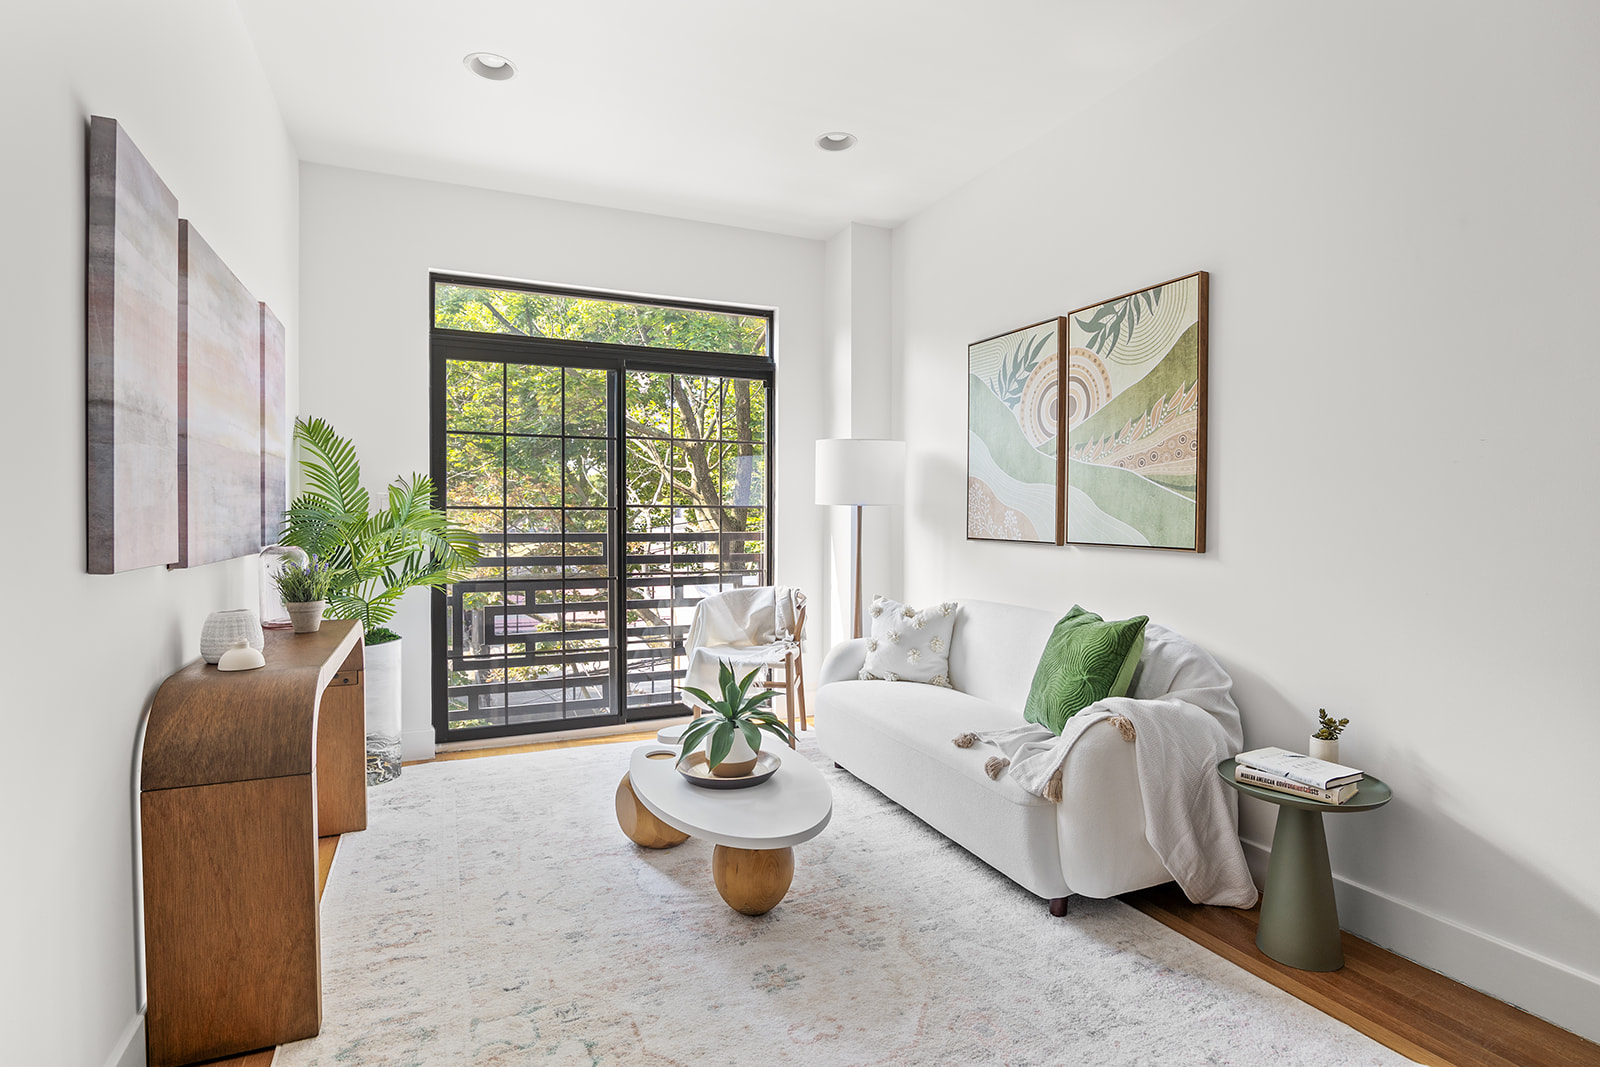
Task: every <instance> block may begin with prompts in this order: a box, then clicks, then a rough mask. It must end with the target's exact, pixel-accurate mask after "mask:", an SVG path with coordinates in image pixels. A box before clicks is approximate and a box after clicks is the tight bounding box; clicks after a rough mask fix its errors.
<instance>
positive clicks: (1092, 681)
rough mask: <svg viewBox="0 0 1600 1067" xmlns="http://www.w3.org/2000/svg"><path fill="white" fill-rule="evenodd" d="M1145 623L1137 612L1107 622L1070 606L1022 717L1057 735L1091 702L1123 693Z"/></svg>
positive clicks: (1146, 619)
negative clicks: (1117, 620)
mask: <svg viewBox="0 0 1600 1067" xmlns="http://www.w3.org/2000/svg"><path fill="white" fill-rule="evenodd" d="M1149 621H1150V619H1149V617H1148V616H1146V615H1138V616H1135V617H1134V618H1131V619H1126V620H1124V621H1121V622H1107V621H1106V620H1104V619H1102V618H1101V617H1100V616H1098V615H1096V614H1095V613H1094V612H1092V611H1085V610H1083V608H1081V607H1079V606H1078V605H1076V604H1074V605H1073V606H1072V610H1071V611H1069V612H1067V614H1066V616H1065V617H1064V618H1062V620H1061V621H1060V622H1058V623H1056V627H1055V630H1054V631H1052V632H1051V634H1050V640H1049V641H1047V642H1046V643H1045V646H1044V654H1043V655H1042V656H1040V657H1039V666H1038V667H1037V668H1036V669H1035V670H1034V674H1033V686H1032V687H1031V688H1030V689H1029V691H1028V700H1027V703H1026V704H1025V705H1024V706H1023V710H1022V717H1023V718H1024V719H1026V720H1027V721H1028V722H1034V723H1038V724H1040V725H1041V726H1045V727H1048V728H1049V729H1050V731H1051V732H1052V733H1056V734H1059V733H1061V731H1062V729H1063V728H1065V726H1066V725H1067V720H1068V719H1070V718H1072V716H1074V715H1076V714H1077V713H1078V712H1080V711H1082V710H1083V709H1084V708H1086V707H1088V706H1089V705H1091V704H1094V703H1097V702H1099V701H1101V700H1104V699H1106V698H1107V697H1120V696H1126V695H1127V692H1128V685H1129V683H1130V682H1131V681H1132V680H1133V672H1134V669H1135V668H1136V667H1138V665H1139V654H1140V653H1141V652H1143V651H1144V628H1145V624H1146V623H1148V622H1149Z"/></svg>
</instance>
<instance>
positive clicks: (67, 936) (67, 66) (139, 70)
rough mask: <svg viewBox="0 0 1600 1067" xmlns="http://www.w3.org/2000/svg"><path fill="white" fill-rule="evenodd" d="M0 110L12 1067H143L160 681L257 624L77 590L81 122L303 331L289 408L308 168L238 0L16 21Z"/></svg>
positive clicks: (164, 575)
mask: <svg viewBox="0 0 1600 1067" xmlns="http://www.w3.org/2000/svg"><path fill="white" fill-rule="evenodd" d="M0 101H3V103H0V144H3V145H4V146H5V151H4V161H5V165H4V166H3V167H0V204H3V205H4V206H3V207H0V249H4V255H0V292H3V293H4V294H5V306H6V311H5V316H4V318H5V324H6V325H5V340H4V347H5V352H6V358H5V368H6V385H5V389H4V390H3V391H0V454H3V455H5V456H6V457H7V486H6V501H7V503H6V505H5V517H6V521H5V523H4V533H3V534H0V537H3V539H4V541H3V544H4V557H5V559H6V560H7V569H8V572H9V578H8V579H7V581H8V587H9V590H10V592H9V593H8V597H7V599H8V603H9V605H10V607H9V609H8V610H7V611H6V612H5V614H4V622H3V623H0V647H3V648H4V649H5V652H4V668H5V669H4V677H5V686H6V692H5V698H4V707H5V722H6V727H7V730H8V732H9V734H10V747H11V752H12V756H11V758H10V759H9V760H8V761H7V766H6V769H5V772H4V774H0V813H3V814H0V826H3V827H4V841H3V843H0V855H4V856H5V875H4V877H0V915H4V916H5V938H4V943H5V947H4V951H3V952H0V1047H3V1049H4V1052H3V1053H0V1058H3V1059H5V1061H6V1062H7V1063H17V1064H41V1065H44V1064H50V1065H54V1064H64V1065H73V1067H77V1065H95V1067H97V1065H99V1064H103V1063H106V1062H108V1061H110V1062H115V1061H116V1060H117V1059H118V1058H119V1057H121V1056H122V1054H123V1052H124V1049H125V1046H131V1049H130V1050H129V1056H130V1059H129V1060H128V1061H127V1062H140V1063H142V1062H143V1046H142V1038H140V1037H139V1036H138V1031H137V1027H136V1026H134V1025H133V1024H134V1023H135V1013H136V1011H137V1010H138V993H137V984H136V978H135V921H134V873H133V854H134V853H133V825H134V818H135V812H134V808H133V801H132V784H131V779H132V770H133V756H134V753H133V749H134V738H135V732H136V730H137V728H138V724H139V720H140V717H141V715H142V713H143V711H144V708H145V706H146V704H147V702H148V700H149V698H150V696H151V695H152V694H153V693H154V691H155V688H156V686H157V685H158V684H159V683H160V682H161V680H162V679H163V678H165V677H166V675H168V674H169V673H171V672H172V671H173V670H176V669H177V668H178V667H180V666H181V665H183V664H184V663H186V662H188V661H189V660H191V659H193V658H194V657H195V656H196V655H198V652H199V643H200V626H201V623H202V622H204V620H205V616H206V615H207V613H209V612H211V611H214V610H217V609H220V608H231V607H246V606H248V607H254V606H255V605H256V586H255V578H254V574H255V571H254V568H255V561H254V557H251V558H250V559H246V560H236V561H231V562H228V563H218V564H213V565H211V566H207V567H200V568H196V569H195V570H193V571H173V572H170V573H169V572H168V571H166V570H165V569H164V568H159V567H158V568H151V569H146V570H140V571H133V572H128V573H124V574H115V575H91V574H87V573H85V569H84V456H85V448H84V249H85V244H86V240H87V238H86V207H85V204H86V200H87V195H86V191H85V144H86V139H87V128H88V117H89V116H90V115H91V114H99V115H106V116H109V117H111V118H114V119H117V120H118V121H119V122H121V123H122V124H123V125H124V126H125V127H126V129H127V131H128V133H129V135H130V136H131V137H132V138H133V140H134V143H135V144H137V145H138V146H139V148H140V150H141V151H142V152H143V153H144V155H145V156H146V158H148V159H149V160H150V162H151V164H152V165H153V166H154V167H155V169H156V171H157V172H158V173H160V175H161V176H162V178H163V179H164V180H165V181H166V183H167V185H168V187H170V188H171V189H172V191H173V192H174V193H175V194H176V195H177V198H178V202H179V209H180V212H181V213H182V214H183V215H184V217H186V218H189V219H192V220H194V222H195V224H196V226H197V227H198V228H199V230H200V232H201V233H203V234H204V235H205V238H206V240H207V241H208V242H209V243H210V244H211V246H212V247H213V248H215V249H216V250H217V253H218V254H219V255H220V256H221V257H222V258H223V260H224V261H225V262H227V264H228V265H229V266H230V267H231V268H232V269H233V271H234V272H235V273H236V274H237V275H238V276H239V278H240V279H241V280H242V281H243V282H244V283H245V284H246V285H247V286H248V287H249V288H250V290H251V291H252V292H253V293H254V294H255V295H256V296H257V297H259V298H260V299H262V300H265V301H267V302H268V303H269V304H270V305H271V306H272V308H273V310H274V311H275V312H276V313H277V315H278V317H279V319H281V320H282V321H283V324H284V326H285V328H286V330H287V331H288V338H289V354H290V375H291V390H292V388H293V381H294V375H295V373H296V372H295V366H296V360H297V355H296V352H297V345H298V341H297V332H296V328H297V324H298V316H297V302H298V296H299V291H298V285H297V279H296V271H297V264H298V249H297V234H296V225H295V220H296V215H297V211H298V207H297V203H296V190H297V182H298V175H297V169H296V161H295V154H294V152H293V150H292V148H291V146H290V144H289V140H288V137H287V135H286V134H285V132H284V129H283V124H282V121H281V120H280V118H279V116H278V111H277V107H276V105H275V104H274V103H273V100H272V96H271V94H270V92H269V90H268V88H267V84H266V79H265V77H264V75H263V74H262V73H261V70H260V68H259V66H258V65H257V63H256V58H255V52H254V50H253V48H252V46H251V43H250V40H249V38H248V36H247V34H246V32H245V29H244V25H243V23H242V22H241V21H240V19H239V16H238V13H237V12H236V11H235V10H234V8H233V6H232V5H231V4H216V3H208V2H204V0H164V2H161V3H153V2H143V3H124V4H105V3H94V2H83V0H58V2H53V3H49V4H13V5H9V6H8V8H7V11H6V17H5V30H4V32H3V33H0ZM174 358H176V355H175V354H174ZM291 395H292V392H291Z"/></svg>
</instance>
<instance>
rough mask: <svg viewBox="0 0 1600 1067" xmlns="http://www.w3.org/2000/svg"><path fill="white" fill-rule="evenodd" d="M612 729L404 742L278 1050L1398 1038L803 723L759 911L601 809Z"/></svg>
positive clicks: (1354, 1044) (1084, 1054)
mask: <svg viewBox="0 0 1600 1067" xmlns="http://www.w3.org/2000/svg"><path fill="white" fill-rule="evenodd" d="M632 748H633V745H631V744H612V745H597V746H591V747H586V748H573V749H561V750H555V751H548V752H537V753H530V754H527V755H516V756H495V757H488V758H484V759H474V760H463V761H459V762H449V763H434V764H426V765H422V766H417V767H408V768H407V769H406V771H405V773H404V774H403V775H402V776H401V777H400V779H399V780H398V781H396V782H394V783H391V784H389V785H385V786H383V787H381V788H377V789H374V790H372V791H371V793H370V794H369V798H370V821H369V826H368V829H367V830H366V832H364V833H359V834H351V835H347V836H346V837H345V838H344V839H343V840H342V841H341V842H340V845H339V852H338V857H337V859H336V861H335V864H334V868H333V873H332V875H331V876H330V879H329V882H328V887H327V892H326V895H325V896H324V898H323V902H322V945H323V953H322V974H323V1027H322V1033H321V1034H320V1035H319V1036H318V1037H316V1038H313V1039H311V1040H308V1041H302V1042H298V1043H296V1044H292V1045H286V1046H284V1047H283V1048H282V1049H280V1050H279V1051H278V1054H277V1058H276V1059H275V1061H274V1062H275V1064H277V1067H366V1065H372V1067H378V1065H382V1067H433V1065H447V1064H450V1065H453V1064H462V1065H466V1064H471V1065H475V1067H490V1065H494V1067H500V1065H511V1064H532V1063H537V1064H574V1065H585V1067H597V1065H602V1064H604V1065H613V1064H618V1065H621V1064H629V1065H631V1064H646V1065H654V1064H663V1065H664V1064H683V1065H691V1064H692V1065H699V1064H765V1063H795V1064H1017V1065H1024V1064H1141V1065H1142V1064H1182V1065H1191V1064H1263V1065H1265V1064H1271V1065H1273V1067H1285V1065H1290V1064H1304V1065H1306V1067H1328V1065H1330V1064H1340V1065H1350V1064H1404V1063H1410V1062H1411V1061H1410V1060H1407V1059H1405V1058H1404V1057H1402V1056H1400V1055H1398V1054H1397V1053H1394V1052H1391V1051H1390V1050H1388V1049H1386V1048H1384V1047H1383V1046H1381V1045H1378V1044H1377V1043H1375V1042H1373V1041H1371V1040H1370V1039H1368V1038H1366V1037H1364V1036H1363V1035H1361V1034H1359V1033H1357V1032H1356V1031H1354V1030H1352V1029H1350V1028H1349V1027H1347V1026H1345V1025H1344V1024H1342V1023H1340V1022H1338V1021H1336V1020H1334V1019H1333V1018H1331V1017H1329V1016H1327V1015H1324V1014H1322V1013H1321V1012H1319V1011H1317V1010H1316V1009H1314V1008H1312V1007H1310V1006H1308V1005H1306V1004H1304V1003H1302V1002H1300V1001H1298V1000H1296V999H1294V998H1293V997H1291V996H1289V995H1288V994H1286V993H1283V992H1282V991H1280V990H1278V989H1276V988H1274V987H1272V986H1270V985H1268V984H1267V983H1265V982H1262V981H1261V980H1259V979H1257V978H1255V977H1254V976H1253V975H1250V974H1249V973H1247V972H1245V971H1243V970H1240V969H1239V968H1237V967H1235V966H1233V965H1232V964H1230V963H1228V962H1226V961H1225V960H1223V959H1221V958H1219V957H1217V956H1215V955H1212V954H1211V953H1210V952H1207V951H1206V950H1205V949H1202V948H1200V947H1199V946H1198V945H1196V944H1194V943H1193V942H1191V941H1189V940H1187V939H1186V938H1184V937H1182V936H1181V935H1179V934H1177V933H1174V932H1173V931H1171V930H1168V929H1167V928H1166V927H1164V926H1162V925H1160V924H1159V923H1157V922H1155V921H1154V920H1152V919H1149V918H1147V917H1145V916H1144V915H1142V914H1140V913H1139V912H1136V911H1134V910H1133V909H1132V908H1129V907H1128V906H1126V905H1124V904H1122V903H1121V902H1119V901H1116V900H1090V899H1087V898H1083V897H1073V898H1072V901H1071V910H1070V913H1069V914H1068V915H1067V917H1065V918H1062V919H1056V918H1052V917H1051V916H1050V915H1049V913H1048V911H1047V909H1046V907H1045V902H1044V901H1042V900H1040V899H1038V898H1037V897H1034V896H1031V895H1030V894H1028V893H1026V892H1024V891H1023V890H1022V889H1020V888H1018V887H1017V886H1016V885H1015V884H1014V883H1012V882H1011V881H1010V880H1008V879H1006V878H1005V877H1003V876H1002V875H999V874H997V873H995V872H994V871H993V870H992V869H990V868H989V867H987V866H986V865H984V864H983V863H982V862H981V861H979V860H977V859H975V858H974V857H972V856H971V855H970V854H968V853H967V852H965V851H964V850H962V849H961V848H959V847H957V846H955V845H953V844H951V843H950V842H949V841H947V840H945V839H944V838H943V837H941V836H940V835H939V834H938V833H936V832H935V831H933V830H932V829H930V828H929V827H928V826H926V825H925V824H923V823H922V822H920V821H919V820H918V819H916V818H915V817H913V816H911V815H909V814H908V813H906V812H905V811H904V810H903V809H901V808H900V807H898V806H897V805H895V804H894V803H893V802H891V801H889V800H887V799H886V798H884V797H883V796H882V795H881V794H879V793H878V792H876V791H875V790H873V789H871V788H870V787H868V786H866V785H863V784H861V783H860V782H858V781H856V779H854V778H852V777H851V776H850V775H848V774H846V773H844V772H841V771H838V770H835V769H834V767H833V765H832V764H831V763H827V762H826V761H824V760H823V758H822V757H821V756H820V754H818V753H817V751H816V750H815V746H814V744H813V743H812V742H810V741H806V742H803V743H802V746H801V750H802V752H803V753H805V754H806V755H807V757H808V758H810V759H812V760H813V761H815V762H817V764H818V766H819V767H821V768H822V770H823V773H824V775H826V777H827V778H828V781H829V784H830V785H831V786H832V788H833V794H834V813H833V821H832V823H831V824H830V825H829V826H828V828H827V829H826V830H824V831H823V833H822V835H821V836H820V837H818V838H816V839H815V840H813V841H810V842H807V843H806V844H803V845H799V846H797V847H796V848H795V866H796V870H795V876H794V884H793V887H792V888H791V889H790V891H789V895H788V896H787V897H786V898H785V899H784V901H783V903H782V904H780V905H779V906H778V907H777V908H776V909H774V910H773V911H771V912H769V913H767V914H766V915H764V916H761V917H759V918H749V917H746V916H744V915H740V914H738V913H737V912H734V911H732V910H731V909H730V908H728V907H727V905H725V904H724V903H723V902H722V899H721V898H720V897H719V896H718V895H717V892H716V888H715V887H714V886H713V885H712V882H711V848H712V846H711V845H709V844H707V843H706V842H704V841H699V840H695V839H690V840H689V841H687V842H685V843H684V844H682V845H679V846H678V847H676V848H673V849H668V850H665V851H649V850H646V849H641V848H639V847H637V846H635V845H634V844H633V843H632V842H630V841H629V840H628V839H627V838H625V837H624V836H623V835H622V833H621V831H620V830H619V829H618V828H617V823H616V817H615V814H614V809H613V799H612V798H613V794H614V793H615V790H616V787H617V782H618V781H619V780H620V779H621V777H622V775H623V774H624V773H625V772H626V770H627V765H628V755H629V753H630V752H631V750H632Z"/></svg>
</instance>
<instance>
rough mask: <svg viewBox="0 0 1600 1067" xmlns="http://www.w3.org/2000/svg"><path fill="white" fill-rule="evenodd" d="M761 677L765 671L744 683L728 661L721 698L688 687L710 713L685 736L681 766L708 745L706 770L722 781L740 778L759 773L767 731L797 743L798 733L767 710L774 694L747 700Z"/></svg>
mask: <svg viewBox="0 0 1600 1067" xmlns="http://www.w3.org/2000/svg"><path fill="white" fill-rule="evenodd" d="M759 673H761V668H760V667H757V668H756V669H755V670H753V671H751V672H750V673H749V674H747V675H745V676H744V679H743V680H742V681H741V680H740V679H739V678H738V677H737V676H736V675H735V674H734V672H733V666H732V665H731V664H730V663H729V662H728V661H727V660H719V661H718V667H717V684H718V686H720V687H721V689H722V693H721V695H720V696H719V697H712V696H711V695H710V694H709V693H707V692H706V691H705V690H703V689H696V688H694V687H693V686H685V687H684V690H683V691H684V692H685V693H689V694H690V695H692V696H693V697H694V698H695V699H696V700H698V701H700V703H702V704H704V705H705V706H706V710H707V713H706V714H705V715H702V716H701V717H700V718H698V719H696V720H695V721H694V722H693V723H691V724H690V725H689V728H688V729H687V730H685V731H684V732H683V752H682V755H680V756H679V757H678V759H679V762H680V763H681V762H682V761H683V757H684V756H687V755H689V754H690V753H691V752H693V751H694V750H695V747H696V746H697V745H699V744H700V743H701V742H702V741H705V742H707V743H706V767H707V768H708V769H709V770H710V771H711V773H712V774H713V775H715V776H716V777H718V778H738V777H740V776H741V775H746V774H749V773H750V772H751V771H752V770H754V769H755V765H756V757H758V756H759V755H760V754H761V732H762V731H763V730H765V731H766V732H767V733H770V734H772V735H773V736H775V737H777V738H779V739H781V740H783V741H788V742H793V741H794V732H793V731H791V730H790V729H789V727H787V726H785V725H784V723H783V722H782V720H780V719H779V718H778V717H777V715H775V714H773V712H772V710H771V709H770V708H767V707H765V704H766V703H767V701H769V700H771V699H772V690H770V689H763V690H762V691H761V692H759V693H757V694H756V695H755V696H746V693H747V692H748V691H749V689H750V683H751V681H753V680H754V679H755V676H756V675H757V674H759Z"/></svg>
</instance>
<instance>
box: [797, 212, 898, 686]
mask: <svg viewBox="0 0 1600 1067" xmlns="http://www.w3.org/2000/svg"><path fill="white" fill-rule="evenodd" d="M892 242H893V236H892V234H891V233H890V232H889V231H888V230H885V229H882V228H881V227H877V226H867V225H864V224H862V223H859V222H854V223H851V224H850V225H849V226H846V227H845V228H844V229H842V230H840V231H839V232H838V233H836V234H834V235H833V236H832V237H830V238H828V243H827V250H826V253H825V262H824V275H823V280H824V289H825V299H824V305H823V306H824V316H825V319H826V336H827V346H828V352H827V357H828V360H829V371H830V373H829V375H828V387H829V388H828V396H827V405H828V410H827V420H828V421H827V423H826V425H825V431H826V432H825V434H824V436H827V437H858V438H888V437H892V434H891V433H890V419H891V417H892V412H893V402H892V397H891V391H892V386H891V370H892V366H893V364H892V361H891V360H890V359H889V351H890V329H891V323H892V317H893V316H892V300H891V298H890V291H889V285H890V279H891V267H892V260H891V258H890V249H891V247H892ZM826 510H827V524H828V526H827V532H826V535H825V536H826V549H825V551H826V552H827V561H826V563H827V568H826V569H827V577H828V581H827V590H826V593H827V596H826V599H825V601H824V603H823V605H822V608H823V611H822V612H821V613H818V614H817V617H818V618H819V620H825V621H826V631H825V632H826V633H827V634H828V635H829V637H830V638H831V640H830V643H829V644H827V645H823V646H822V647H823V648H829V647H831V645H832V642H834V641H838V640H843V639H844V638H848V637H850V636H851V635H852V634H853V633H854V632H855V619H854V617H853V616H854V608H855V571H854V569H853V565H852V556H853V553H854V545H855V540H854V536H855V535H854V533H853V529H854V527H853V525H852V524H853V520H854V511H855V509H854V508H848V507H837V506H834V507H829V508H827V509H826ZM898 510H899V509H897V508H885V507H869V508H865V509H863V512H862V517H861V523H862V531H861V557H862V560H861V585H862V592H861V597H862V617H863V619H865V617H866V609H867V605H869V604H871V602H872V596H873V594H874V593H878V592H882V593H891V592H893V591H894V590H897V589H899V587H900V576H899V574H898V573H896V572H895V571H894V566H895V564H896V563H897V562H898V560H899V556H900V554H899V551H898V546H899V543H900V529H899V526H898V518H899V516H898V514H897V512H898ZM818 666H820V663H819V664H818Z"/></svg>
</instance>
